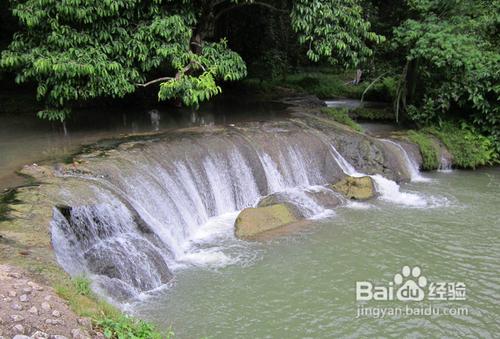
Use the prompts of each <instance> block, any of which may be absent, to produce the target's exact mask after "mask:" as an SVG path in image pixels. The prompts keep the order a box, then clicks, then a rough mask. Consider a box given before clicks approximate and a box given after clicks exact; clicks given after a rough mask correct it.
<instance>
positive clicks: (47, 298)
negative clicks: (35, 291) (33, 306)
mask: <svg viewBox="0 0 500 339" xmlns="http://www.w3.org/2000/svg"><path fill="white" fill-rule="evenodd" d="M43 299H44V300H45V301H50V299H52V296H51V295H46V296H45V298H43Z"/></svg>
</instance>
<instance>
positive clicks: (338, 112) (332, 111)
mask: <svg viewBox="0 0 500 339" xmlns="http://www.w3.org/2000/svg"><path fill="white" fill-rule="evenodd" d="M322 111H323V113H325V114H327V115H328V116H329V117H330V118H332V119H333V120H335V121H337V122H338V123H341V124H343V125H346V126H349V127H350V128H352V129H353V130H355V131H358V132H362V131H363V128H361V126H359V125H358V124H357V123H356V122H355V121H354V120H352V119H351V117H350V116H349V114H348V113H349V110H348V109H347V108H334V107H328V108H323V109H322Z"/></svg>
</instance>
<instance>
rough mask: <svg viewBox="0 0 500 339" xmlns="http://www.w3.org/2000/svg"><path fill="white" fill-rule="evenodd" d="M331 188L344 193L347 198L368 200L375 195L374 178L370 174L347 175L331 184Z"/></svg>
mask: <svg viewBox="0 0 500 339" xmlns="http://www.w3.org/2000/svg"><path fill="white" fill-rule="evenodd" d="M331 188H332V189H334V190H335V191H337V192H339V193H342V194H343V195H345V196H346V197H347V198H349V199H354V200H367V199H370V198H373V197H374V196H375V185H374V184H373V180H372V178H371V177H369V176H364V177H351V176H347V177H345V178H344V179H342V180H340V181H339V182H337V183H335V184H333V185H331Z"/></svg>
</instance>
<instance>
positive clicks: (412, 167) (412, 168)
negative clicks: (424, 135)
mask: <svg viewBox="0 0 500 339" xmlns="http://www.w3.org/2000/svg"><path fill="white" fill-rule="evenodd" d="M381 140H382V141H384V142H387V143H389V144H391V145H394V146H396V147H397V148H398V149H399V150H400V151H401V155H402V156H403V159H404V160H405V163H406V168H407V169H408V171H409V172H410V176H411V181H414V182H428V181H430V179H429V178H426V177H424V176H422V175H421V174H420V170H419V166H418V164H417V162H416V161H415V160H414V159H413V158H411V157H410V155H409V154H408V152H406V150H405V149H404V147H403V146H401V145H400V144H398V143H397V142H394V141H392V140H388V139H381Z"/></svg>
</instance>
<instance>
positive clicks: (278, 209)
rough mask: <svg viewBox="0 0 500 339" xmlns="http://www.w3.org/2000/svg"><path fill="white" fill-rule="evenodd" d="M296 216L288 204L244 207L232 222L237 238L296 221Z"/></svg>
mask: <svg viewBox="0 0 500 339" xmlns="http://www.w3.org/2000/svg"><path fill="white" fill-rule="evenodd" d="M298 220H299V218H298V216H297V215H296V213H295V212H294V210H293V207H291V206H289V205H288V204H276V205H270V206H266V207H255V208H253V207H252V208H245V209H244V210H243V211H241V213H240V214H239V215H238V218H236V221H235V223H234V227H235V235H236V237H238V238H242V239H245V238H251V237H254V236H256V235H258V234H260V233H263V232H266V231H269V230H273V229H276V228H278V227H282V226H286V225H288V224H291V223H294V222H297V221H298Z"/></svg>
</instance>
